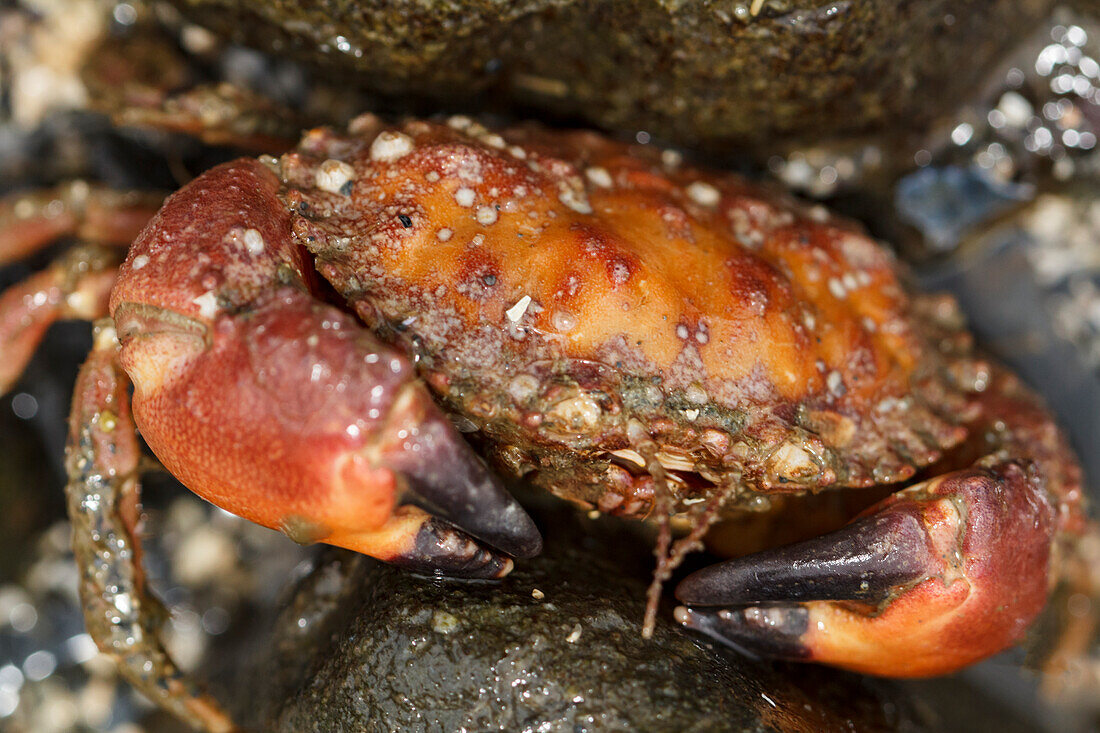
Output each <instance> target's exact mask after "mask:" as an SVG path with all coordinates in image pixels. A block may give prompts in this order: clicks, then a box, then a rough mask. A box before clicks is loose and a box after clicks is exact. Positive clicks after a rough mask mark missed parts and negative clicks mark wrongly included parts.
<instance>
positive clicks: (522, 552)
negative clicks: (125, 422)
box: [112, 161, 542, 578]
mask: <svg viewBox="0 0 1100 733" xmlns="http://www.w3.org/2000/svg"><path fill="white" fill-rule="evenodd" d="M278 186H279V181H278V180H277V179H276V178H275V177H274V176H273V175H272V174H271V173H270V172H269V171H268V170H267V169H266V168H264V167H263V166H262V165H260V164H259V163H257V162H255V161H238V162H237V163H233V164H228V165H225V166H221V167H219V168H215V169H213V170H212V171H208V172H207V173H206V174H204V175H203V176H201V177H200V178H198V179H196V180H195V181H194V182H192V183H191V184H190V185H189V186H187V187H185V188H184V189H182V190H181V191H180V192H179V193H177V194H176V195H174V196H173V197H172V198H171V199H169V201H168V202H167V204H166V205H165V207H164V208H163V209H162V210H161V212H160V213H159V214H158V215H157V217H156V218H155V219H154V220H153V222H152V223H151V225H150V227H149V228H148V229H147V230H146V231H145V232H144V233H143V234H142V235H141V236H140V237H139V238H138V240H137V241H136V242H135V244H134V246H133V248H132V249H131V251H130V254H129V257H128V259H127V261H126V263H124V265H123V266H122V268H121V270H120V278H119V283H118V285H117V286H116V288H115V290H114V292H113V295H112V315H113V316H114V319H115V323H116V325H117V330H118V335H119V340H120V342H121V344H122V348H121V351H120V359H121V361H122V364H123V367H124V368H125V369H126V372H127V373H128V374H129V376H130V378H131V380H132V381H133V384H134V400H133V411H134V416H135V420H136V422H137V423H138V426H139V427H140V429H141V432H142V435H143V437H144V438H145V440H146V442H147V443H148V444H149V446H150V447H151V448H152V450H153V452H154V453H156V455H157V457H158V458H159V459H160V460H161V462H162V463H164V465H165V466H166V467H167V468H168V469H169V470H170V471H171V472H172V473H173V474H174V475H175V476H176V477H177V478H179V479H180V480H181V481H182V482H183V483H184V484H185V485H186V486H187V487H188V488H190V489H191V490H192V491H194V492H196V493H198V494H199V495H201V496H203V497H205V498H206V499H208V500H209V501H211V502H212V503H214V504H216V505H218V506H220V507H222V508H223V509H226V510H227V511H230V512H233V513H234V514H237V515H239V516H242V517H245V518H246V519H250V520H252V521H254V522H257V523H259V524H262V525H264V526H267V527H272V528H275V529H279V530H282V531H283V532H285V533H286V534H287V535H289V536H290V537H292V538H294V539H295V540H297V541H300V542H325V543H328V544H333V545H338V546H341V547H346V548H349V549H352V550H355V551H357V552H362V553H364V554H368V555H372V556H374V557H378V558H380V559H383V560H386V561H389V562H392V563H395V564H399V565H403V566H406V567H411V568H414V569H417V570H420V571H423V572H435V573H441V574H446V575H455V576H465V577H482V578H484V577H499V576H501V575H504V574H505V573H507V572H508V571H509V570H510V569H511V567H512V560H511V558H513V557H527V556H530V555H533V554H535V553H537V552H539V550H540V549H541V542H542V540H541V537H540V535H539V532H538V530H537V528H536V527H535V525H534V523H533V522H532V521H531V519H530V517H528V516H527V514H526V513H525V512H524V511H523V509H522V508H521V507H520V506H519V504H518V503H517V502H516V501H515V499H514V498H512V496H511V495H510V494H509V493H508V492H507V490H505V488H504V487H503V486H502V485H501V484H500V482H499V481H498V480H497V479H496V478H495V477H494V476H493V475H492V474H491V473H490V472H489V471H488V469H486V467H485V465H484V464H483V463H482V462H481V459H479V458H478V457H477V456H476V455H475V454H474V453H473V451H472V450H471V449H470V447H469V446H468V445H467V444H466V442H465V441H464V440H463V438H462V437H461V436H460V435H459V433H458V432H457V430H456V429H455V428H454V427H453V426H452V425H451V422H450V420H449V419H448V418H447V417H446V416H445V415H444V414H443V413H442V412H441V411H440V410H439V408H437V407H436V406H435V404H434V403H433V402H432V399H431V397H430V395H429V394H428V392H427V389H426V388H425V387H424V386H423V384H421V383H420V381H419V380H418V379H417V377H416V371H415V368H414V367H413V365H412V364H411V363H410V362H409V360H408V359H406V358H405V357H404V356H402V355H401V354H400V353H399V352H397V351H395V350H394V349H393V348H391V347H390V346H388V345H386V344H383V343H382V342H380V341H379V340H378V339H377V338H375V337H374V336H373V335H372V334H371V332H370V331H368V330H367V329H366V328H365V327H364V326H363V325H362V324H361V323H359V322H358V321H357V320H355V318H353V317H352V316H350V315H348V314H347V313H345V312H343V311H340V310H338V309H336V308H333V307H331V306H329V305H326V304H324V303H322V302H320V301H319V300H317V299H315V298H313V297H312V296H311V295H310V294H309V292H308V284H307V283H308V282H309V279H310V277H311V276H310V275H309V274H308V273H309V272H310V265H309V263H306V262H304V261H303V256H302V251H301V250H300V249H299V247H298V245H297V243H296V242H295V241H294V240H293V238H292V235H291V231H290V223H289V215H288V213H287V210H286V207H285V205H284V204H283V203H282V202H281V201H280V200H279V199H278V198H277V196H276V192H277V190H278ZM199 206H202V207H203V208H204V209H205V212H204V214H203V216H202V217H196V216H195V215H194V210H195V208H196V207H199Z"/></svg>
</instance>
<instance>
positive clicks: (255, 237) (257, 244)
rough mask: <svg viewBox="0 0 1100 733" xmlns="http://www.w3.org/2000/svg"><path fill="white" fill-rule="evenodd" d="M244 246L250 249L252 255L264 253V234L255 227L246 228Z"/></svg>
mask: <svg viewBox="0 0 1100 733" xmlns="http://www.w3.org/2000/svg"><path fill="white" fill-rule="evenodd" d="M243 239H244V248H245V249H246V250H248V254H250V255H259V254H263V251H264V235H262V234H260V233H259V232H258V231H257V230H255V229H245V230H244V237H243Z"/></svg>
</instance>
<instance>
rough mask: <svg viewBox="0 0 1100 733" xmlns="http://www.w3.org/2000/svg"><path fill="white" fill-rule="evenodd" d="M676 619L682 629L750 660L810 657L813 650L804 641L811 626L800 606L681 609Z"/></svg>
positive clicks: (677, 610)
mask: <svg viewBox="0 0 1100 733" xmlns="http://www.w3.org/2000/svg"><path fill="white" fill-rule="evenodd" d="M674 615H675V617H676V620H677V621H678V622H680V624H682V625H683V626H685V627H687V628H689V629H692V630H694V631H698V632H699V633H701V634H705V635H706V636H709V637H710V638H712V639H714V640H715V641H717V642H719V643H721V644H724V645H725V646H728V647H731V648H732V649H735V650H736V651H738V652H739V653H741V654H745V655H747V656H750V657H771V658H774V659H808V658H809V657H810V649H809V648H808V647H807V646H806V645H805V644H804V643H803V641H802V635H803V634H804V633H806V629H807V628H808V626H809V619H810V615H809V612H808V611H807V610H806V609H805V608H803V607H801V606H771V607H752V608H742V609H737V610H728V609H723V610H721V611H709V610H708V611H701V610H699V609H696V608H686V607H684V606H679V607H678V608H677V609H676V611H675V614H674Z"/></svg>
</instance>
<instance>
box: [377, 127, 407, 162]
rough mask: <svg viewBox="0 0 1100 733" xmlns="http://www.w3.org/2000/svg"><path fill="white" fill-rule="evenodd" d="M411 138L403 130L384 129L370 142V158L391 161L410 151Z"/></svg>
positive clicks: (378, 160)
mask: <svg viewBox="0 0 1100 733" xmlns="http://www.w3.org/2000/svg"><path fill="white" fill-rule="evenodd" d="M414 147H415V145H414V143H413V139H412V138H411V137H409V136H408V135H406V134H405V133H403V132H394V131H392V130H386V131H384V132H380V133H378V137H376V138H374V142H372V143H371V144H370V158H371V160H373V161H375V162H378V163H392V162H394V161H395V160H400V159H401V158H403V157H405V156H406V155H408V154H409V153H411V152H412V150H413V148H414Z"/></svg>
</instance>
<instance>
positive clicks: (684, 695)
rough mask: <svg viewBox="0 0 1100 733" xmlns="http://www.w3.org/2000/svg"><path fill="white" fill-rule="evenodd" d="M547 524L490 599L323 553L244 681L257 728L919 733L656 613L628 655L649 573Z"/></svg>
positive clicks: (620, 538) (893, 693) (921, 726)
mask: <svg viewBox="0 0 1100 733" xmlns="http://www.w3.org/2000/svg"><path fill="white" fill-rule="evenodd" d="M546 520H547V517H546V515H545V514H543V516H542V526H543V527H544V528H547V527H548V529H547V540H548V542H547V545H548V546H547V551H546V552H545V553H544V554H543V555H542V556H541V557H538V558H535V559H533V560H531V561H525V562H524V563H522V564H520V565H519V566H518V567H517V569H516V570H515V571H514V572H513V573H512V575H510V576H509V577H508V578H506V579H505V580H504V581H503V582H501V583H498V584H485V583H479V584H475V583H456V582H454V581H443V580H435V579H428V578H424V577H417V576H413V575H410V574H408V573H402V572H401V571H397V570H394V569H392V568H388V567H385V566H382V565H380V564H378V563H376V562H373V561H371V560H369V559H367V558H365V557H362V556H356V555H353V554H351V553H346V552H342V551H331V552H327V553H326V554H325V555H323V556H322V559H321V560H320V562H319V563H318V565H317V566H316V568H315V569H314V570H313V572H312V573H311V574H309V575H308V576H307V577H306V578H305V579H304V580H303V581H302V582H301V584H300V585H299V586H298V588H297V589H296V591H295V592H294V594H293V596H292V598H291V600H290V603H289V605H288V606H287V608H286V610H285V611H284V612H283V614H282V616H281V617H280V619H279V621H278V623H277V624H276V630H275V634H274V638H275V641H274V643H273V644H272V646H271V652H270V654H269V656H268V658H266V659H263V660H261V662H260V663H259V666H258V667H257V670H259V671H258V672H257V674H256V675H255V677H256V680H258V682H252V683H250V689H251V692H250V694H249V696H248V697H249V699H250V705H251V707H252V709H251V711H250V717H251V720H252V723H253V725H255V726H256V727H258V728H260V729H264V730H277V731H336V730H347V731H351V730H363V731H375V730H378V731H382V730H403V731H418V730H460V729H466V730H510V731H516V730H539V731H595V730H646V731H711V730H723V731H725V730H735V731H737V730H740V731H820V730H853V731H879V730H906V731H915V730H925V729H927V727H926V725H925V721H924V720H923V718H921V717H920V716H918V714H917V713H916V712H915V710H916V708H915V707H914V706H913V704H912V702H911V701H910V700H909V699H908V698H907V697H906V696H905V695H904V693H902V692H900V691H899V688H898V687H897V686H895V685H892V684H888V683H883V682H879V681H875V680H870V679H868V678H862V677H858V676H855V675H848V674H844V673H839V672H836V671H830V670H822V669H815V668H808V667H786V666H771V665H763V664H757V663H754V662H752V661H749V660H747V659H744V658H741V657H738V656H736V655H733V654H729V653H726V652H725V651H723V650H717V649H714V648H713V647H710V646H709V645H706V644H704V643H703V642H701V641H698V640H697V639H695V638H692V637H690V636H689V635H687V634H685V633H682V632H681V631H680V630H679V629H678V628H677V627H676V626H675V625H674V624H673V622H672V621H671V618H670V614H669V613H664V614H662V622H661V623H660V624H659V625H658V627H657V632H656V634H655V636H654V638H653V639H652V640H648V641H647V640H645V639H642V638H641V635H640V622H641V619H642V612H643V606H644V596H645V587H646V581H647V579H648V571H649V567H650V561H651V559H650V558H648V557H647V556H646V555H645V554H641V555H636V554H635V553H636V549H635V548H637V547H638V542H637V539H636V538H632V537H631V536H630V535H629V534H626V532H625V531H615V530H609V529H607V525H606V524H605V523H602V522H594V521H589V520H585V519H583V518H577V517H574V516H572V514H571V512H568V511H565V512H562V511H558V512H556V513H552V516H551V520H550V522H549V523H548V522H547V521H546ZM548 524H549V526H548ZM582 525H583V526H582ZM666 610H667V609H666Z"/></svg>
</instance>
